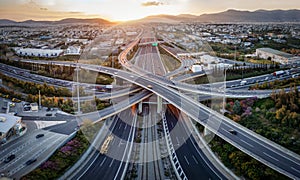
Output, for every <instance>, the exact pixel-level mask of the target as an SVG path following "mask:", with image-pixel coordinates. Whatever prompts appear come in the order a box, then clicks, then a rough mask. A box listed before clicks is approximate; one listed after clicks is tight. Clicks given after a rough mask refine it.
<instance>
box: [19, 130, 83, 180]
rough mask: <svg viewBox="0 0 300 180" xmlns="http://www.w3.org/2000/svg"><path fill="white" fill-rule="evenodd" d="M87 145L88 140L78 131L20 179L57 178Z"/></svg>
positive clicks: (76, 159)
mask: <svg viewBox="0 0 300 180" xmlns="http://www.w3.org/2000/svg"><path fill="white" fill-rule="evenodd" d="M88 146H89V141H88V140H87V139H86V137H85V134H84V133H82V132H81V131H78V133H77V134H76V136H75V137H74V138H73V139H72V140H71V141H69V142H68V143H66V144H65V145H64V146H63V147H61V148H60V149H58V150H57V151H56V152H55V153H54V154H53V155H52V156H51V157H50V158H49V159H48V160H47V161H46V162H44V163H43V164H41V165H40V166H39V167H38V168H37V169H35V170H33V171H32V172H30V173H29V174H27V175H25V176H23V177H22V178H21V179H22V180H28V179H41V180H42V179H58V178H59V177H61V176H62V175H63V174H64V173H65V171H66V170H67V169H68V168H70V167H71V166H72V165H73V164H75V163H76V162H77V161H78V159H79V158H80V156H81V155H82V154H83V153H84V152H85V151H86V149H87V148H88Z"/></svg>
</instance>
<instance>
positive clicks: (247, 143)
mask: <svg viewBox="0 0 300 180" xmlns="http://www.w3.org/2000/svg"><path fill="white" fill-rule="evenodd" d="M240 140H241V141H242V142H243V143H245V144H247V145H248V146H250V147H254V146H253V145H252V144H249V143H247V142H246V141H244V140H242V139H240Z"/></svg>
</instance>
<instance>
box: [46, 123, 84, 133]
mask: <svg viewBox="0 0 300 180" xmlns="http://www.w3.org/2000/svg"><path fill="white" fill-rule="evenodd" d="M77 128H78V122H77V121H76V120H73V121H68V122H66V123H63V124H57V125H54V126H50V127H46V128H44V129H45V130H49V131H51V132H55V133H60V134H66V135H70V134H72V133H73V132H75V131H76V130H77Z"/></svg>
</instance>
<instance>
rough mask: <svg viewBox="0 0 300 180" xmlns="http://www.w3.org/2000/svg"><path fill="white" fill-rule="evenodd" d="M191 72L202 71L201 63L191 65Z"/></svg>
mask: <svg viewBox="0 0 300 180" xmlns="http://www.w3.org/2000/svg"><path fill="white" fill-rule="evenodd" d="M191 70H192V72H193V73H195V72H199V71H202V66H201V65H197V64H196V65H192V68H191Z"/></svg>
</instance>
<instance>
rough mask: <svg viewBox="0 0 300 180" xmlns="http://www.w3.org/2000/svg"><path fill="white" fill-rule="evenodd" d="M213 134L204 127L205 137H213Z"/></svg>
mask: <svg viewBox="0 0 300 180" xmlns="http://www.w3.org/2000/svg"><path fill="white" fill-rule="evenodd" d="M211 134H212V132H211V131H210V130H209V129H207V128H206V127H204V136H207V135H211Z"/></svg>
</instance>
